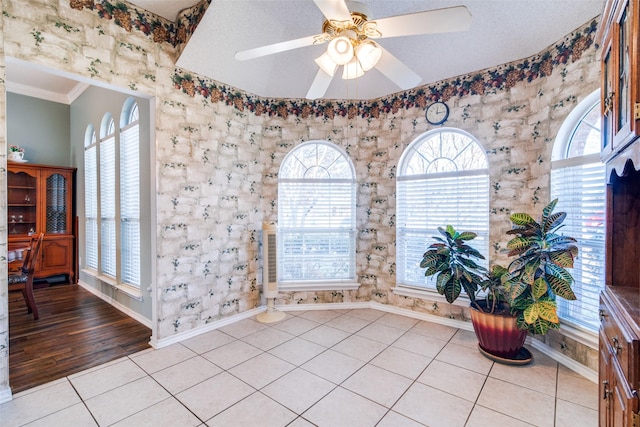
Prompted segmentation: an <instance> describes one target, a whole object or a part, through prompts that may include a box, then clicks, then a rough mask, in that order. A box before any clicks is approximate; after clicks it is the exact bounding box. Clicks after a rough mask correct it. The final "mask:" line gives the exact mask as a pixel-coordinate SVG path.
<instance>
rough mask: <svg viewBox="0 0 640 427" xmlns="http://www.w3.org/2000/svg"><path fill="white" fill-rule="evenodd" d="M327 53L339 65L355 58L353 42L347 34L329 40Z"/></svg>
mask: <svg viewBox="0 0 640 427" xmlns="http://www.w3.org/2000/svg"><path fill="white" fill-rule="evenodd" d="M327 54H328V55H329V58H331V60H332V61H333V62H335V63H336V64H338V65H345V64H348V63H349V61H351V59H353V44H352V43H351V40H350V39H349V38H348V37H346V36H340V37H336V38H335V39H333V40H331V42H329V46H327Z"/></svg>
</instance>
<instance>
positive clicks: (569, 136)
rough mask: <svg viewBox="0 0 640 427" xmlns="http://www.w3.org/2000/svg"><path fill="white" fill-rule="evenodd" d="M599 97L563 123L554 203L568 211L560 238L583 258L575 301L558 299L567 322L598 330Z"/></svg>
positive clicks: (577, 264) (576, 270) (602, 201)
mask: <svg viewBox="0 0 640 427" xmlns="http://www.w3.org/2000/svg"><path fill="white" fill-rule="evenodd" d="M599 100H600V96H599V91H595V92H593V93H592V94H590V95H588V96H587V97H586V98H585V99H584V100H583V101H582V102H581V103H579V104H578V105H577V106H576V107H575V108H574V110H573V111H572V112H571V114H569V116H568V117H567V119H566V120H565V122H564V123H563V124H562V127H561V128H560V131H559V132H558V136H557V137H556V141H555V143H554V147H553V153H554V154H553V156H554V157H553V162H552V163H551V199H555V198H557V199H558V205H557V207H556V210H557V211H558V212H566V213H567V218H566V219H565V222H564V227H563V228H561V229H560V230H559V232H560V233H563V234H566V235H568V236H571V237H575V238H576V240H577V241H578V249H579V254H578V257H577V258H576V260H575V261H574V266H573V269H571V270H570V272H571V274H572V276H573V278H574V279H575V283H574V285H573V290H574V292H575V294H576V297H577V300H575V301H567V300H565V299H562V298H558V299H557V300H556V301H557V304H558V315H559V316H560V318H561V319H562V320H563V321H566V322H569V323H572V324H574V325H577V326H582V327H585V328H587V329H590V330H591V331H593V332H597V331H598V327H599V324H600V321H599V318H598V309H599V301H598V299H599V296H600V291H601V290H602V289H603V288H604V281H605V277H604V276H605V253H604V250H605V213H606V209H605V205H606V185H605V182H606V177H605V167H604V165H603V164H602V163H601V162H600V125H601V122H600V102H599Z"/></svg>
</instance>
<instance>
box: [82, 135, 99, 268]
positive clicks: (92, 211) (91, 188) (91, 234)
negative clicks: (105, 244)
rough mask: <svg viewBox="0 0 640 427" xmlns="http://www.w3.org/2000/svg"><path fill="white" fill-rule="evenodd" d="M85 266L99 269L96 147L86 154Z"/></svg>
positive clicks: (86, 151)
mask: <svg viewBox="0 0 640 427" xmlns="http://www.w3.org/2000/svg"><path fill="white" fill-rule="evenodd" d="M94 142H95V141H94ZM84 210H85V264H86V266H87V267H88V268H92V269H94V270H97V269H98V167H97V163H96V146H95V145H92V146H90V147H89V148H87V149H86V150H85V152H84Z"/></svg>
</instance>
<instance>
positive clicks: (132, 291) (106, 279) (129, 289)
mask: <svg viewBox="0 0 640 427" xmlns="http://www.w3.org/2000/svg"><path fill="white" fill-rule="evenodd" d="M82 272H83V273H85V274H87V275H89V276H91V277H93V278H94V279H95V280H96V284H104V285H108V286H111V287H112V288H114V289H115V290H117V291H119V292H122V293H123V294H125V295H127V296H128V297H130V298H133V299H135V300H137V301H142V300H143V297H142V291H141V290H140V289H139V288H136V287H134V286H131V285H127V284H118V282H116V280H115V279H114V278H113V277H110V276H104V275H99V274H98V273H97V272H96V271H95V270H87V269H82Z"/></svg>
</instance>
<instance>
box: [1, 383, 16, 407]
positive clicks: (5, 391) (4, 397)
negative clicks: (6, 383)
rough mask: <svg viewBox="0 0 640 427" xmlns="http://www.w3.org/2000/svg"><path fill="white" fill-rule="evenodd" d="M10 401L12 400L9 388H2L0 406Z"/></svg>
mask: <svg viewBox="0 0 640 427" xmlns="http://www.w3.org/2000/svg"><path fill="white" fill-rule="evenodd" d="M11 399H13V395H12V394H11V387H4V388H2V389H0V405H1V404H3V403H5V402H9V401H10V400H11Z"/></svg>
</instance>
